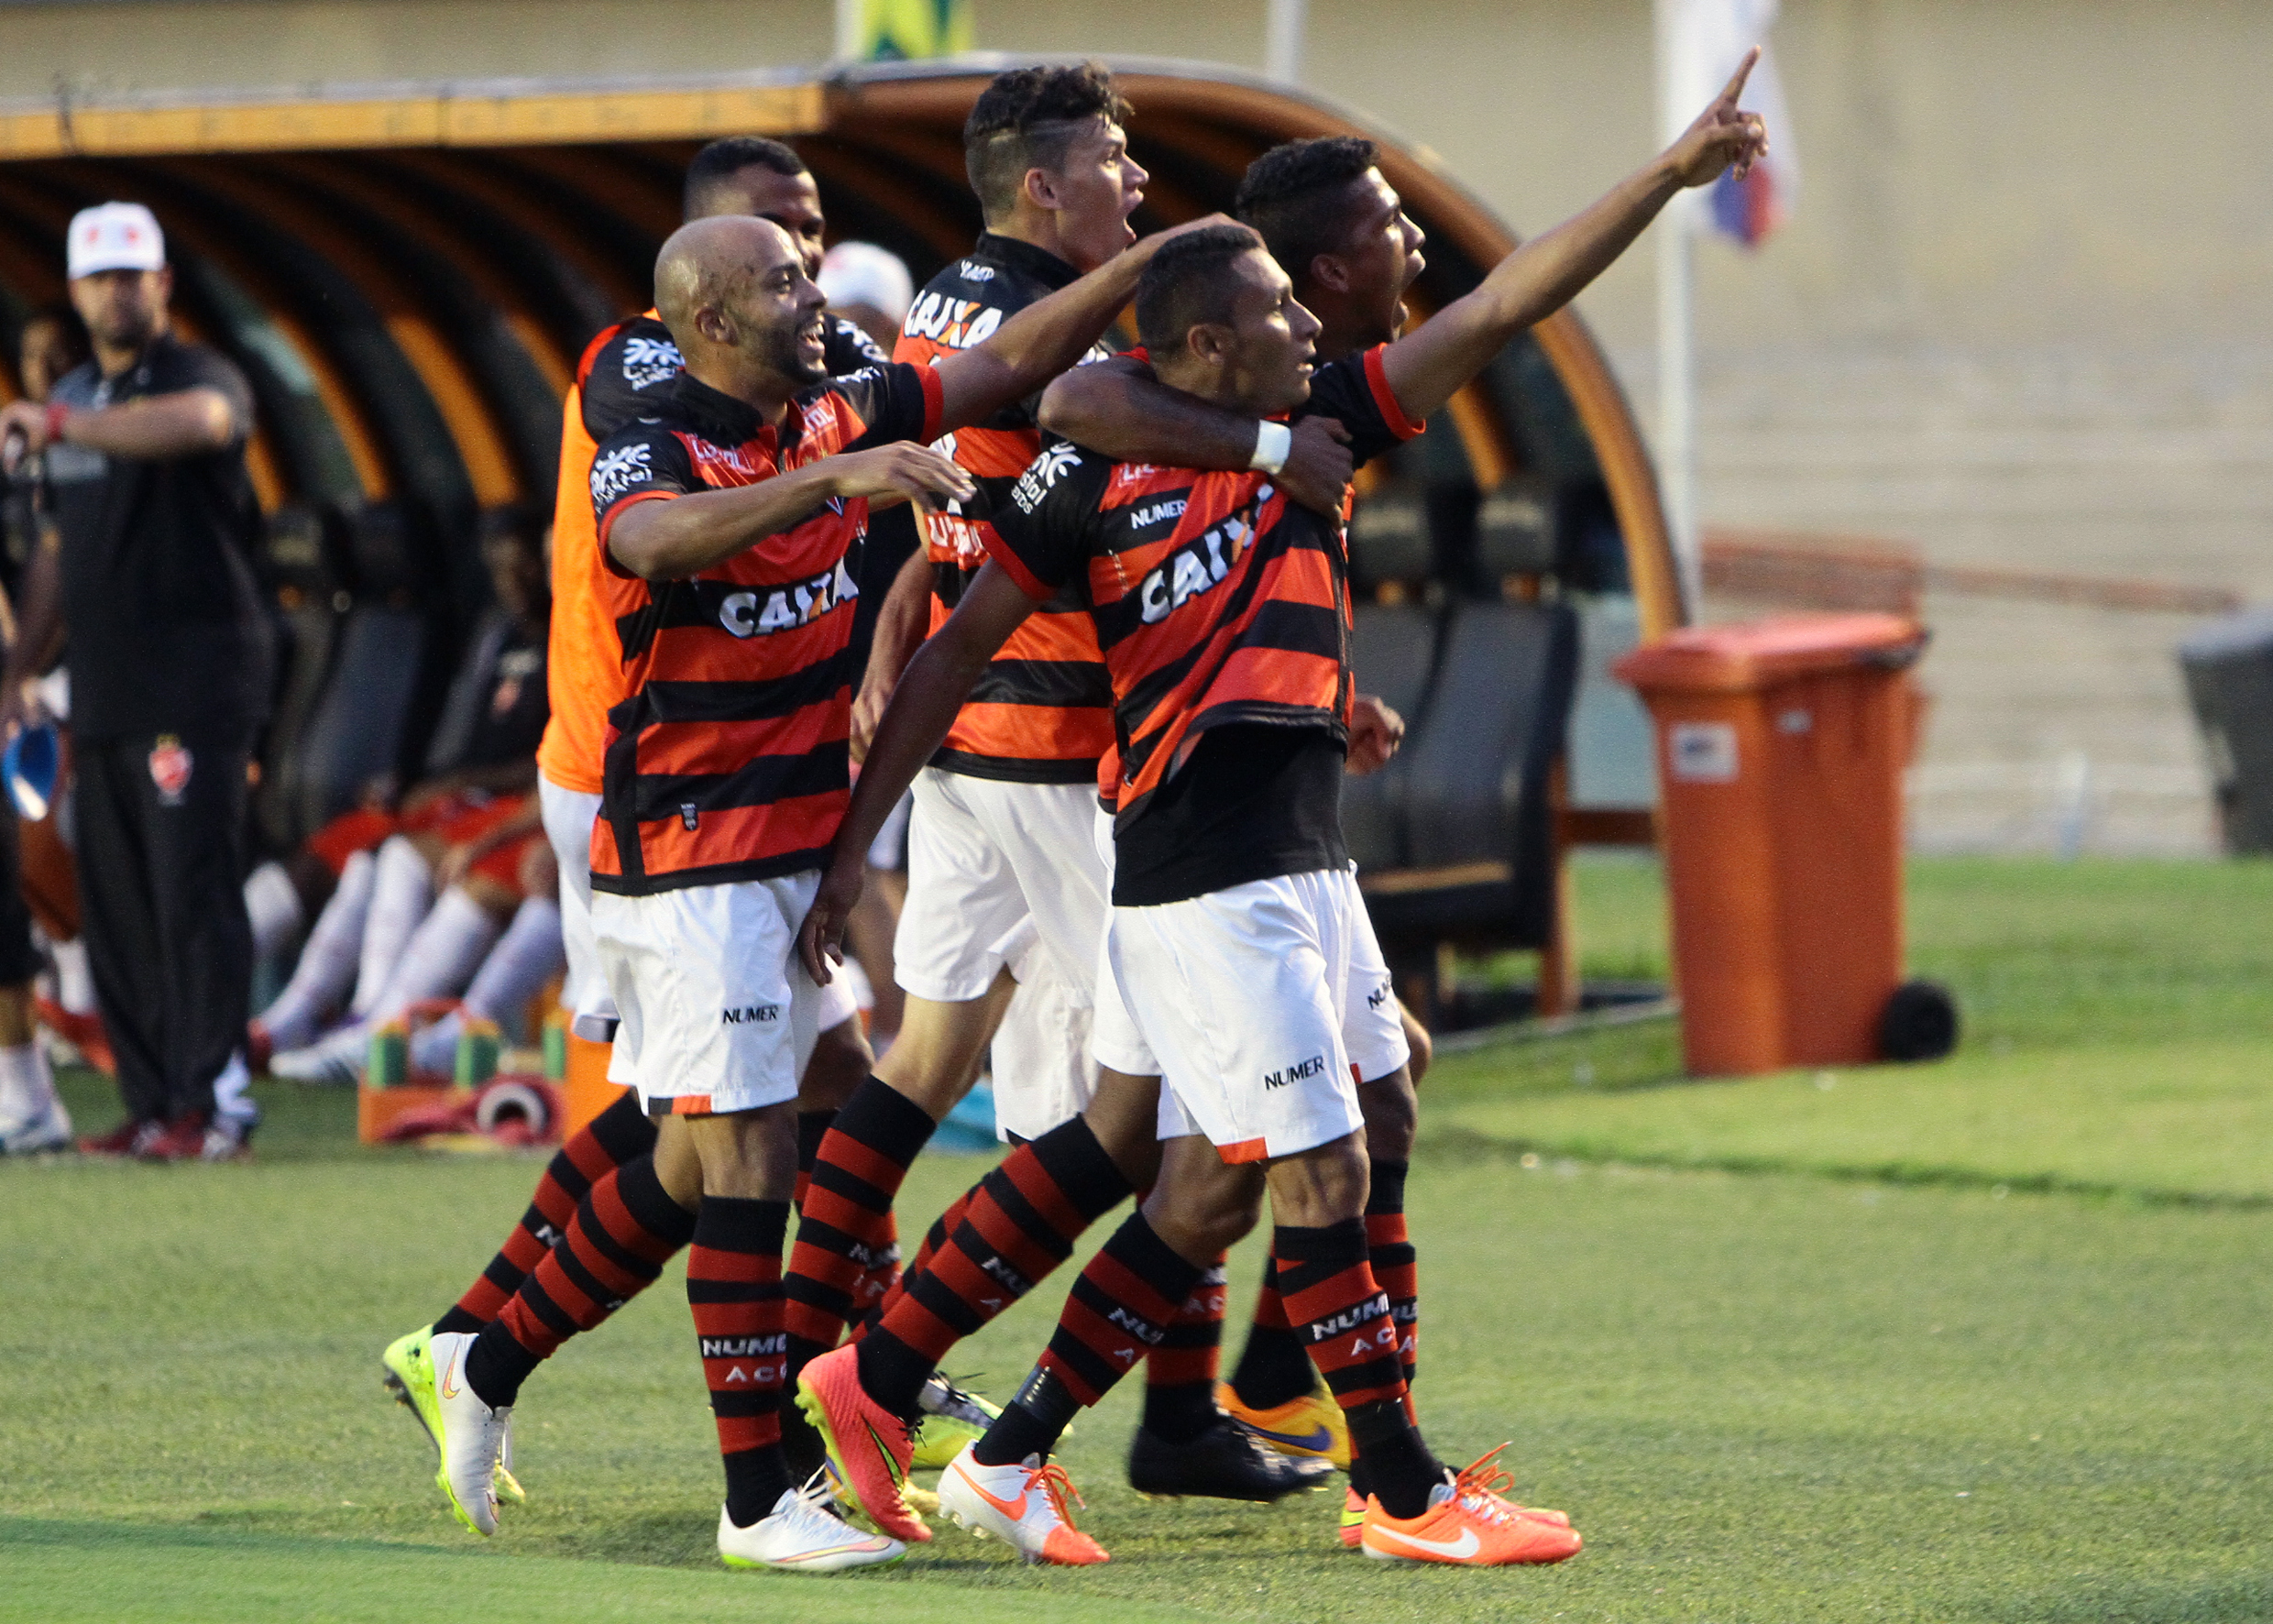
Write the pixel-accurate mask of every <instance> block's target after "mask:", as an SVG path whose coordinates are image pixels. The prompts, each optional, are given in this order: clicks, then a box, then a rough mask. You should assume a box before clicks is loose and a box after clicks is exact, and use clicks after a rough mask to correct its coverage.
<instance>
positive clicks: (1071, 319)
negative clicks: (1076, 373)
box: [937, 214, 1227, 433]
mask: <svg viewBox="0 0 2273 1624" xmlns="http://www.w3.org/2000/svg"><path fill="white" fill-rule="evenodd" d="M1225 224H1227V222H1226V221H1225V220H1224V216H1223V215H1221V214H1211V215H1209V216H1208V217H1207V218H1205V219H1203V220H1194V221H1192V222H1191V223H1190V224H1189V225H1179V226H1176V227H1174V228H1173V229H1172V230H1169V231H1156V232H1154V233H1153V234H1152V235H1151V236H1148V237H1146V238H1145V239H1144V240H1143V241H1142V242H1139V243H1136V244H1134V245H1132V246H1131V247H1127V248H1124V249H1123V250H1122V251H1121V252H1120V253H1118V254H1116V255H1115V256H1114V257H1113V258H1110V259H1108V260H1106V261H1105V262H1104V264H1103V265H1101V266H1099V267H1098V268H1097V269H1095V270H1093V271H1091V272H1090V273H1089V274H1088V275H1087V276H1085V277H1083V278H1082V280H1080V281H1078V282H1075V283H1073V284H1072V285H1071V287H1065V288H1060V289H1059V290H1058V291H1056V292H1055V293H1052V294H1051V295H1050V296H1049V298H1047V299H1043V300H1039V301H1038V302H1035V303H1033V304H1029V305H1027V307H1026V308H1025V309H1024V310H1022V311H1020V312H1019V313H1017V314H1016V315H1015V316H1012V317H1011V318H1010V319H1009V320H1008V321H1006V322H1005V323H1004V324H1002V325H1001V327H999V328H997V329H996V330H995V332H994V336H993V337H991V338H989V339H988V340H987V341H986V342H985V343H984V344H981V345H976V346H972V348H970V349H967V350H960V351H958V352H956V353H955V354H954V355H951V356H943V357H940V359H939V362H938V363H937V365H938V368H939V383H940V385H941V386H942V387H941V396H942V399H941V402H940V408H939V430H940V432H941V433H946V432H947V431H949V430H950V429H960V428H962V427H964V426H965V425H967V424H970V423H974V422H982V421H983V420H984V419H986V418H989V417H992V416H994V413H995V412H997V411H1001V410H1002V409H1003V408H1004V407H1005V406H1007V405H1009V404H1010V403H1011V402H1012V401H1023V400H1025V399H1026V398H1027V396H1028V395H1030V394H1032V393H1034V392H1035V391H1036V390H1038V389H1040V388H1041V387H1042V386H1043V385H1044V384H1046V383H1048V382H1049V380H1050V379H1053V378H1055V377H1057V376H1058V374H1060V372H1063V371H1065V370H1066V369H1067V368H1070V367H1071V366H1073V365H1074V364H1075V363H1077V362H1079V361H1080V360H1081V358H1082V356H1083V355H1085V354H1087V353H1088V350H1089V346H1091V345H1093V344H1094V343H1096V342H1097V340H1098V339H1099V338H1100V337H1102V336H1103V335H1104V330H1105V329H1106V328H1107V327H1109V326H1111V325H1112V324H1113V318H1114V317H1115V316H1116V315H1118V314H1120V313H1121V312H1122V310H1124V309H1125V308H1126V306H1127V304H1128V302H1129V301H1130V300H1131V299H1133V298H1135V297H1136V279H1137V278H1139V277H1141V276H1142V275H1144V273H1145V267H1146V266H1147V265H1149V264H1150V263H1151V262H1152V257H1153V255H1154V254H1156V253H1158V252H1159V248H1160V245H1161V244H1162V243H1164V242H1166V241H1168V239H1169V238H1170V237H1172V236H1180V235H1181V234H1183V233H1184V232H1187V231H1197V230H1198V229H1200V228H1201V227H1202V226H1203V225H1225Z"/></svg>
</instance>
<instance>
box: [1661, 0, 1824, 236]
mask: <svg viewBox="0 0 2273 1624" xmlns="http://www.w3.org/2000/svg"><path fill="white" fill-rule="evenodd" d="M1674 6H1675V16H1674V37H1673V52H1672V60H1671V62H1670V63H1669V64H1668V70H1667V72H1666V75H1665V95H1666V103H1665V106H1664V119H1665V138H1666V139H1667V140H1668V141H1671V140H1672V139H1674V138H1675V137H1677V136H1679V135H1680V134H1681V132H1682V131H1683V130H1685V129H1687V128H1688V127H1689V123H1690V121H1691V120H1692V119H1694V118H1696V116H1697V115H1698V114H1699V113H1701V112H1703V111H1704V110H1705V107H1706V106H1707V104H1709V103H1710V102H1711V101H1712V99H1713V98H1714V97H1715V96H1717V95H1718V94H1719V93H1720V88H1721V86H1723V85H1724V84H1727V83H1728V82H1729V76H1730V75H1731V74H1733V73H1734V72H1735V71H1736V70H1737V64H1738V63H1739V62H1741V61H1742V60H1744V53H1745V52H1746V51H1748V50H1750V49H1751V48H1752V47H1753V46H1755V45H1757V46H1759V47H1760V62H1759V65H1758V66H1756V67H1754V68H1753V70H1752V76H1751V78H1750V79H1749V80H1747V81H1745V84H1744V97H1743V106H1744V108H1745V110H1746V111H1747V112H1751V113H1757V114H1759V115H1761V116H1762V118H1764V119H1765V120H1766V121H1767V124H1768V152H1767V156H1766V157H1764V158H1762V159H1761V160H1760V161H1759V162H1758V163H1755V164H1754V165H1752V168H1751V173H1749V174H1748V175H1746V176H1745V178H1744V179H1743V180H1741V181H1740V180H1738V179H1737V178H1736V176H1735V174H1734V173H1733V172H1731V173H1729V174H1725V175H1723V176H1721V177H1720V179H1719V180H1718V181H1714V182H1713V187H1712V191H1711V192H1710V193H1709V194H1708V201H1707V205H1706V207H1704V208H1703V209H1700V210H1697V211H1694V212H1693V213H1692V214H1691V215H1690V217H1691V218H1692V219H1693V220H1697V221H1699V222H1700V224H1701V225H1706V226H1709V227H1710V228H1711V229H1713V230H1715V231H1719V232H1724V233H1726V234H1727V235H1728V236H1732V237H1734V238H1736V239H1737V241H1739V242H1740V243H1743V244H1745V245H1747V246H1748V247H1749V246H1751V245H1753V244H1756V243H1758V242H1760V241H1761V239H1762V238H1763V237H1765V236H1767V235H1768V234H1769V233H1770V232H1771V231H1773V230H1774V229H1775V228H1776V227H1777V226H1778V225H1782V224H1783V223H1784V220H1785V219H1786V218H1787V217H1788V216H1789V215H1790V214H1791V210H1792V203H1793V200H1794V199H1795V198H1796V197H1797V196H1798V194H1799V165H1798V162H1797V161H1796V159H1795V157H1794V147H1793V142H1792V117H1791V113H1790V111H1789V110H1788V109H1787V108H1786V106H1785V105H1784V82H1783V80H1782V79H1781V78H1779V77H1778V76H1777V73H1776V62H1775V52H1774V51H1773V49H1770V47H1769V45H1768V30H1769V28H1770V27H1773V25H1774V23H1775V19H1776V0H1674Z"/></svg>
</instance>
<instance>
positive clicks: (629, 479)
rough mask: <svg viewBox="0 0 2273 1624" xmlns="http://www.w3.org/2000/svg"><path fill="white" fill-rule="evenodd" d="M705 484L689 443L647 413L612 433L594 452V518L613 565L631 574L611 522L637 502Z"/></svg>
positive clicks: (680, 493)
mask: <svg viewBox="0 0 2273 1624" xmlns="http://www.w3.org/2000/svg"><path fill="white" fill-rule="evenodd" d="M703 488H704V486H703V484H702V481H701V480H700V479H699V478H698V477H697V476H696V473H695V463H694V459H693V458H692V457H690V456H688V455H686V444H685V443H684V442H682V441H681V440H680V439H679V437H678V436H677V435H676V434H675V433H672V432H671V431H670V430H669V429H668V428H666V427H665V426H664V424H663V423H662V422H659V421H658V420H656V419H654V418H642V419H640V420H638V421H635V422H632V423H631V425H630V426H629V427H626V428H621V429H619V430H617V431H616V432H615V433H612V434H610V435H609V436H608V438H607V439H606V440H604V441H602V442H601V443H600V445H599V449H598V451H596V452H595V453H594V454H593V455H592V517H593V519H594V521H596V522H597V523H598V527H599V546H600V556H601V558H602V560H603V561H604V562H605V563H606V564H607V565H608V567H609V569H611V570H613V571H615V573H617V574H618V575H623V574H625V573H627V572H626V571H624V570H623V568H622V567H621V566H620V565H618V564H617V563H616V561H615V558H614V557H613V555H612V554H609V552H608V530H609V526H610V525H611V524H613V523H614V522H615V521H616V516H617V515H618V514H620V513H621V512H622V511H623V510H625V509H626V508H628V507H630V506H631V504H632V503H634V502H647V501H654V500H656V499H659V498H664V497H677V496H685V495H686V493H687V492H688V491H690V490H700V489H703Z"/></svg>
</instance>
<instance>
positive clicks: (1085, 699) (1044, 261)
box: [892, 232, 1113, 784]
mask: <svg viewBox="0 0 2273 1624" xmlns="http://www.w3.org/2000/svg"><path fill="white" fill-rule="evenodd" d="M1080 275H1081V273H1080V272H1079V271H1077V270H1075V269H1073V267H1072V266H1071V265H1068V264H1067V263H1066V262H1065V261H1064V260H1062V259H1060V258H1058V257H1057V256H1056V255H1055V254H1052V253H1049V252H1048V251H1047V250H1046V249H1042V248H1038V247H1035V246H1034V245H1033V244H1031V243H1025V242H1020V241H1018V240H1017V239H1016V238H1015V237H1006V236H995V235H994V233H992V232H989V233H987V234H986V235H984V236H982V237H980V238H979V242H978V246H977V247H974V248H973V249H972V251H971V253H970V254H969V255H968V256H967V257H966V258H961V259H958V260H956V261H955V262H954V263H952V264H950V265H949V266H948V267H947V269H944V270H942V271H940V272H939V275H938V276H936V277H933V278H932V279H931V280H930V281H929V282H928V283H926V284H925V286H924V291H922V292H921V293H920V294H918V295H917V299H916V302H915V303H914V304H913V305H911V306H909V307H908V312H907V321H906V324H905V325H904V326H903V327H902V328H901V330H900V341H899V344H898V345H897V346H895V348H894V350H893V352H892V353H893V357H894V358H895V359H896V360H902V361H917V362H931V361H934V360H936V359H937V358H938V357H940V356H943V355H950V354H952V353H954V352H955V351H957V350H960V349H967V348H969V347H970V346H972V345H975V344H979V343H983V341H984V340H985V339H986V338H987V337H988V336H989V335H992V334H993V333H994V330H995V329H996V328H997V327H999V326H1001V325H1002V324H1003V323H1004V322H1005V320H1006V319H1008V318H1009V317H1011V316H1013V315H1016V313H1018V312H1019V311H1022V310H1024V309H1025V308H1026V307H1027V305H1029V304H1032V303H1035V302H1037V301H1038V300H1041V299H1045V298H1047V297H1048V296H1049V295H1050V294H1051V293H1054V292H1056V291H1058V290H1059V289H1060V288H1062V287H1065V286H1066V285H1067V284H1069V283H1071V282H1072V281H1074V280H1077V279H1078V278H1079V277H1080ZM1109 353H1110V352H1109V351H1107V350H1105V349H1104V348H1103V347H1102V346H1100V347H1097V348H1094V349H1093V350H1092V351H1091V353H1090V357H1089V358H1090V359H1093V360H1096V359H1102V358H1104V357H1105V356H1106V355H1108V354H1109ZM1040 403H1041V402H1040V397H1039V396H1038V395H1037V396H1035V397H1034V398H1032V399H1030V400H1027V401H1019V402H1017V403H1016V404H1015V405H1011V406H1006V407H1005V408H1004V409H1003V410H1002V411H998V412H996V413H995V414H994V416H993V417H991V418H989V419H987V420H986V422H983V423H979V424H975V425H973V426H972V427H971V428H967V429H958V430H956V431H955V433H952V434H950V435H948V436H947V437H946V438H945V439H944V440H942V441H940V442H939V449H940V450H941V451H944V452H946V453H947V454H948V455H950V456H951V457H953V458H954V459H955V461H956V462H957V464H959V465H960V466H961V467H962V469H963V471H964V472H965V473H967V474H969V475H970V476H971V478H972V483H973V484H974V485H976V486H977V487H978V494H977V496H975V497H974V498H972V499H971V500H970V501H967V502H957V503H951V504H950V506H949V508H948V510H946V511H945V512H939V513H928V514H926V515H924V518H923V525H924V532H925V533H924V544H925V549H926V552H927V553H928V555H929V558H930V561H931V630H932V631H938V630H939V628H940V627H941V626H943V625H945V624H946V623H947V618H948V616H950V615H951V614H953V613H954V612H955V606H956V605H957V604H959V603H961V601H962V598H963V591H964V589H965V588H966V587H969V586H970V584H971V580H972V576H976V575H977V574H978V573H979V568H980V566H981V565H983V564H985V563H986V559H987V532H988V524H989V521H990V520H991V519H992V517H993V515H994V512H995V510H997V509H998V508H999V507H1000V506H1001V504H1002V503H1003V502H1004V501H1005V500H1006V499H1008V497H1009V494H1010V488H1011V486H1012V485H1013V484H1015V483H1016V480H1017V477H1018V476H1019V475H1020V474H1022V473H1024V472H1025V471H1026V467H1027V464H1028V463H1030V462H1032V461H1033V460H1034V458H1035V456H1036V455H1037V454H1038V452H1040V450H1041V448H1042V440H1043V434H1042V432H1041V429H1040V428H1039V427H1038V425H1037V422H1036V420H1035V412H1036V410H1037V409H1038V407H1039V405H1040ZM1084 609H1085V605H1083V604H1082V602H1081V601H1080V600H1079V599H1078V598H1073V597H1071V596H1068V597H1065V598H1062V599H1058V598H1053V599H1052V600H1050V601H1049V602H1047V603H1045V604H1043V605H1042V606H1041V608H1040V609H1038V610H1036V611H1035V613H1034V615H1033V616H1032V618H1030V619H1029V620H1027V623H1026V624H1025V625H1023V626H1021V627H1020V628H1019V629H1018V630H1017V631H1016V632H1014V633H1013V634H1012V636H1011V639H1010V641H1009V642H1006V643H1005V644H1004V645H1003V646H1002V648H1001V650H1000V651H999V652H998V653H996V654H995V656H994V660H993V661H992V663H990V664H988V666H987V668H986V671H985V672H984V674H983V675H981V676H980V678H979V680H978V682H977V684H976V685H975V686H973V687H972V690H971V697H970V698H969V699H967V700H966V701H964V704H963V708H962V710H961V714H960V715H958V716H957V717H956V719H955V725H954V727H953V728H952V729H951V730H950V731H949V733H948V735H947V742H946V743H945V744H944V745H943V746H941V747H940V750H939V754H938V755H936V756H935V757H933V758H932V763H931V764H932V765H933V766H935V767H941V768H944V769H946V770H947V771H949V772H951V773H968V774H972V776H974V777H979V778H1007V779H1012V780H1016V782H1019V783H1024V784H1083V783H1086V782H1088V781H1089V779H1090V778H1091V777H1092V776H1093V774H1095V772H1096V770H1097V757H1098V755H1099V754H1100V753H1101V752H1103V751H1104V748H1105V747H1106V745H1108V744H1110V743H1111V742H1112V740H1113V721H1112V706H1113V689H1112V686H1111V684H1110V683H1108V682H1107V680H1106V678H1105V672H1104V664H1103V661H1102V656H1101V655H1100V653H1099V652H1098V648H1097V634H1096V630H1095V628H1094V627H1093V625H1092V624H1091V623H1090V620H1089V617H1088V615H1087V614H1086V613H1085V612H1084Z"/></svg>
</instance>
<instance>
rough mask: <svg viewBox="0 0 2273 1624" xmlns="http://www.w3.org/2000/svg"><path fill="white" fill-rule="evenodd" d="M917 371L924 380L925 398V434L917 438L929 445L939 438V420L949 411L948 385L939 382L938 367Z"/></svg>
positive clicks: (919, 368)
mask: <svg viewBox="0 0 2273 1624" xmlns="http://www.w3.org/2000/svg"><path fill="white" fill-rule="evenodd" d="M916 370H917V373H918V374H919V375H920V376H921V377H922V379H923V397H924V426H923V433H920V434H918V435H917V436H916V437H917V439H919V440H921V441H922V442H923V443H924V444H927V445H928V444H931V442H932V441H934V440H936V439H938V438H939V419H940V418H941V417H942V416H943V415H944V414H945V412H946V410H947V385H945V384H944V383H942V382H940V381H939V368H937V367H918V368H916Z"/></svg>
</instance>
